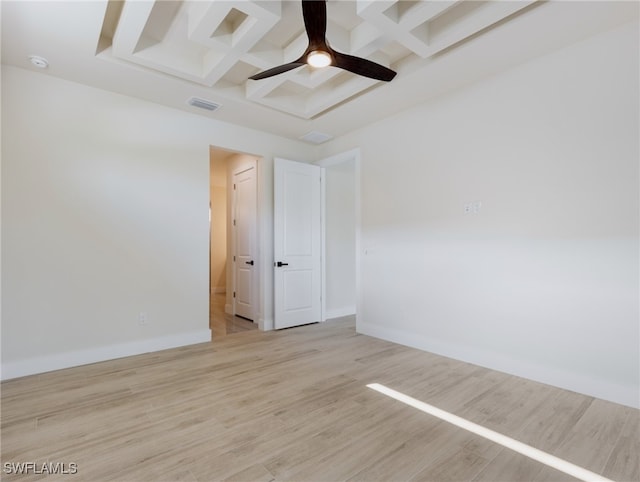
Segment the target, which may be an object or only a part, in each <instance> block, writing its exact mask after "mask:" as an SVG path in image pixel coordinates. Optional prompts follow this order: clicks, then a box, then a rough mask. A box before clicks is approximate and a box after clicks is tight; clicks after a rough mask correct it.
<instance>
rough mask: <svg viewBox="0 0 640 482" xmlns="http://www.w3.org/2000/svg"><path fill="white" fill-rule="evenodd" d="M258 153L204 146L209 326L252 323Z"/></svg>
mask: <svg viewBox="0 0 640 482" xmlns="http://www.w3.org/2000/svg"><path fill="white" fill-rule="evenodd" d="M258 159H259V158H258V157H257V156H255V155H251V154H246V153H240V152H235V151H229V150H226V149H222V148H218V147H214V146H210V147H209V174H210V189H209V228H210V230H209V239H210V243H209V261H210V262H209V287H210V289H209V327H210V329H211V335H212V337H213V338H220V337H223V336H226V335H230V334H233V333H238V332H242V331H247V330H254V329H257V328H258V293H259V279H260V278H259V272H258V270H259V263H258V259H257V254H258V249H257V248H258V223H257V210H258V206H257V199H258V196H257V170H258Z"/></svg>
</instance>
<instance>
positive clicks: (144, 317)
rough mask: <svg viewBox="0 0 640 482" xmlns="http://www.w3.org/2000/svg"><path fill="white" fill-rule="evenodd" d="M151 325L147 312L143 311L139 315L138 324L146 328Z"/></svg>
mask: <svg viewBox="0 0 640 482" xmlns="http://www.w3.org/2000/svg"><path fill="white" fill-rule="evenodd" d="M148 323H149V315H147V312H146V311H141V312H140V313H138V324H139V325H141V326H145V325H147V324H148Z"/></svg>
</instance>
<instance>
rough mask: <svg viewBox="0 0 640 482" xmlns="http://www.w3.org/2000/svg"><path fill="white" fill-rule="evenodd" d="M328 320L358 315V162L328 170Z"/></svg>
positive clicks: (347, 163) (326, 181)
mask: <svg viewBox="0 0 640 482" xmlns="http://www.w3.org/2000/svg"><path fill="white" fill-rule="evenodd" d="M324 179H325V189H326V210H325V239H326V245H325V253H326V258H325V276H326V279H327V281H326V303H325V307H326V313H325V315H326V318H329V319H330V318H336V317H339V316H346V315H352V314H355V312H356V258H355V255H356V253H355V249H356V213H355V206H356V204H355V202H356V200H355V189H354V188H355V160H354V159H350V160H348V161H345V162H341V163H339V164H332V165H330V166H328V167H326V169H325V176H324Z"/></svg>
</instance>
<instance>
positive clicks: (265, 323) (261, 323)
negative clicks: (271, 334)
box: [258, 315, 273, 331]
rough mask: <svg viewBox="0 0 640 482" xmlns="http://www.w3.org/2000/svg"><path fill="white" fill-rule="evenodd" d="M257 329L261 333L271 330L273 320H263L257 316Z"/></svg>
mask: <svg viewBox="0 0 640 482" xmlns="http://www.w3.org/2000/svg"><path fill="white" fill-rule="evenodd" d="M258 329H260V330H262V331H271V330H273V318H263V317H262V316H260V315H258Z"/></svg>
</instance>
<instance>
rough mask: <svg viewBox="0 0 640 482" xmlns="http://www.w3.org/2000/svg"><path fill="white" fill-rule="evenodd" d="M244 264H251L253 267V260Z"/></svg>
mask: <svg viewBox="0 0 640 482" xmlns="http://www.w3.org/2000/svg"><path fill="white" fill-rule="evenodd" d="M244 264H250V265H251V266H253V260H251V261H245V262H244Z"/></svg>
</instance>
